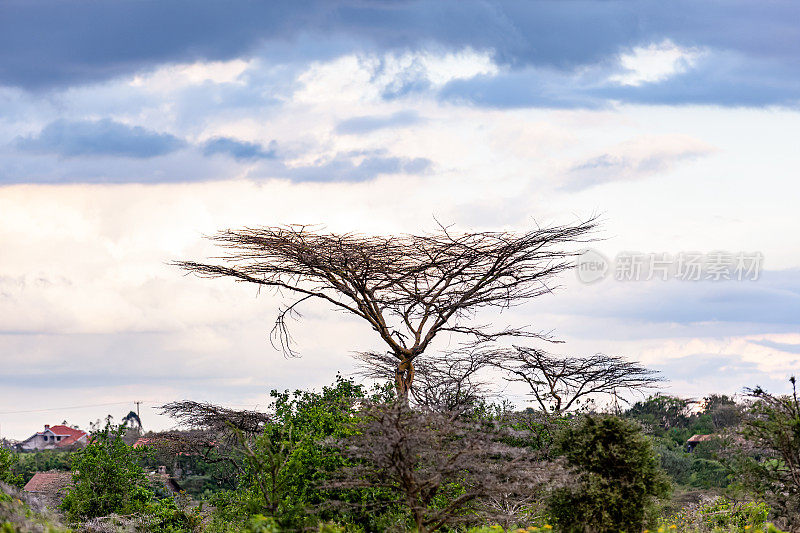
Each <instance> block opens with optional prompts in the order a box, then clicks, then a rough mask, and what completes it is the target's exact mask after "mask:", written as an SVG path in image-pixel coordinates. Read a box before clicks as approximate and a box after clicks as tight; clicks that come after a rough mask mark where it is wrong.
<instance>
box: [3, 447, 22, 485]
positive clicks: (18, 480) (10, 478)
mask: <svg viewBox="0 0 800 533" xmlns="http://www.w3.org/2000/svg"><path fill="white" fill-rule="evenodd" d="M16 463H17V455H16V454H13V453H11V452H10V451H8V450H6V449H4V448H0V482H3V483H8V484H9V485H14V486H16V487H21V486H22V485H23V484H24V483H23V481H22V476H20V475H18V474H15V473H14V471H13V470H12V467H13V466H14V465H15V464H16Z"/></svg>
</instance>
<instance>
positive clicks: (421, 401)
mask: <svg viewBox="0 0 800 533" xmlns="http://www.w3.org/2000/svg"><path fill="white" fill-rule="evenodd" d="M355 357H356V359H357V360H358V361H359V363H360V369H359V371H358V372H357V373H358V374H359V375H360V376H361V377H364V378H367V379H373V380H378V381H386V382H391V381H392V379H393V377H394V372H395V367H396V366H397V363H396V361H395V360H394V358H393V357H392V356H391V355H390V354H382V353H374V352H367V353H358V354H356V355H355ZM485 366H486V363H485V361H484V360H483V357H482V355H481V353H480V351H479V349H477V347H472V348H470V347H467V348H466V349H464V350H461V351H455V352H449V353H445V354H437V355H436V356H433V357H428V358H427V359H425V360H423V361H420V362H418V363H417V364H416V365H415V379H414V382H413V383H412V384H411V387H410V389H409V393H410V397H411V399H413V400H414V404H416V405H420V406H423V407H425V408H428V409H433V410H436V411H444V412H449V413H452V412H466V411H469V410H471V409H474V408H475V407H477V406H478V404H479V403H480V402H481V401H482V400H483V399H484V398H485V397H486V392H487V389H488V383H487V382H486V381H485V380H483V379H481V378H480V377H479V376H478V373H479V372H480V370H481V369H483V368H484V367H485Z"/></svg>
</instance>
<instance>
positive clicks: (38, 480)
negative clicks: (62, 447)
mask: <svg viewBox="0 0 800 533" xmlns="http://www.w3.org/2000/svg"><path fill="white" fill-rule="evenodd" d="M70 485H72V472H60V471H57V470H51V471H49V472H36V473H35V474H34V475H33V477H32V478H31V480H30V481H28V483H27V484H26V485H25V488H24V489H22V490H24V491H26V492H38V493H43V494H56V493H58V492H61V491H63V490H64V489H66V488H67V487H69V486H70Z"/></svg>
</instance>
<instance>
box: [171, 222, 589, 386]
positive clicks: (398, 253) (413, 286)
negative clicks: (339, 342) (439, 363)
mask: <svg viewBox="0 0 800 533" xmlns="http://www.w3.org/2000/svg"><path fill="white" fill-rule="evenodd" d="M595 227H596V221H595V219H590V220H588V221H586V222H579V223H576V224H572V225H563V226H553V227H548V228H541V229H536V230H533V231H529V232H527V233H521V234H517V233H510V232H478V233H459V234H456V233H453V232H451V231H450V230H449V229H448V228H446V227H441V228H440V229H439V231H437V232H434V233H431V234H426V235H400V236H365V235H360V234H353V233H347V234H329V233H322V232H320V231H317V230H315V229H313V228H309V227H308V226H285V227H260V228H244V229H239V230H227V231H223V232H220V233H218V234H217V235H216V236H213V237H211V239H212V240H213V241H215V242H216V243H217V244H218V245H219V246H221V247H222V248H224V249H226V250H228V253H227V255H225V256H224V257H222V258H221V259H222V260H223V261H224V264H223V265H215V264H208V263H198V262H194V261H178V262H176V263H175V264H176V265H177V266H179V267H181V268H183V269H185V270H187V271H189V272H193V273H196V274H199V275H202V276H208V277H231V278H234V279H236V280H237V281H243V282H248V283H254V284H256V285H259V286H264V287H271V288H274V289H276V290H278V291H283V290H286V291H289V293H291V294H292V295H293V296H294V297H295V299H294V301H292V302H291V303H290V304H289V305H288V306H286V307H284V308H282V309H281V310H280V312H279V314H278V317H277V319H276V322H275V328H274V329H273V339H274V340H277V341H278V342H279V343H280V345H281V347H282V349H283V350H284V353H287V354H290V355H292V354H293V352H292V350H291V346H290V344H291V339H290V337H289V335H288V332H287V329H286V319H287V317H288V316H290V315H291V314H292V313H293V312H294V311H295V309H296V308H297V306H298V305H299V304H300V303H302V302H303V301H305V300H308V299H312V298H315V299H320V300H324V301H326V302H328V303H330V304H332V305H333V306H334V307H335V308H337V309H340V310H344V311H347V312H349V313H352V314H354V315H355V316H358V317H360V318H362V319H363V320H365V321H367V323H369V325H370V326H371V327H372V329H373V330H375V331H376V332H377V333H378V335H379V336H380V338H381V339H382V340H383V342H384V343H385V344H386V345H387V346H388V352H389V353H390V354H392V356H393V357H394V358H395V359H396V360H397V368H396V371H395V384H396V387H397V391H398V393H399V394H400V395H401V396H403V397H406V396H407V394H408V391H409V388H410V386H411V383H412V381H413V379H414V359H415V358H417V357H418V356H419V355H420V354H422V353H423V352H424V351H425V350H426V348H428V346H429V345H430V343H431V342H432V341H433V339H434V338H435V337H436V335H437V334H439V333H441V332H452V333H458V334H463V335H465V336H467V337H468V338H471V339H473V340H478V341H481V340H483V341H485V340H491V339H496V338H498V337H501V336H505V335H511V336H536V334H534V333H531V332H529V331H527V330H525V329H514V328H507V329H500V330H495V329H491V328H489V327H487V326H475V325H473V324H471V323H469V321H468V319H470V318H472V317H473V315H474V313H475V312H476V311H477V310H478V309H480V308H483V307H500V308H507V307H510V306H512V305H514V304H517V303H520V302H522V301H525V300H528V299H531V298H535V297H537V296H540V295H542V294H546V293H548V292H550V291H551V290H552V288H553V287H552V286H551V285H550V283H551V282H552V281H553V277H554V276H556V275H557V274H559V273H560V272H563V271H564V270H567V269H569V268H571V267H572V266H573V261H572V258H573V256H574V255H575V252H574V251H573V250H570V249H569V247H570V245H573V244H575V243H580V242H586V241H588V240H590V234H591V232H592V230H593V229H594V228H595Z"/></svg>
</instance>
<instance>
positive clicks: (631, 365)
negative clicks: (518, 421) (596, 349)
mask: <svg viewBox="0 0 800 533" xmlns="http://www.w3.org/2000/svg"><path fill="white" fill-rule="evenodd" d="M483 360H484V362H485V364H487V365H490V366H494V367H496V368H499V369H501V370H503V371H504V372H505V374H506V376H505V377H506V379H507V380H509V381H519V382H522V383H525V384H526V385H528V387H530V390H531V394H532V395H533V397H534V398H535V399H536V402H537V403H538V405H539V407H540V408H541V410H542V411H545V412H552V413H556V414H559V413H563V412H565V411H568V410H569V409H571V408H573V407H576V406H577V404H578V403H579V402H580V401H583V400H588V399H589V398H590V397H593V396H596V395H609V396H613V397H614V398H615V399H617V398H619V396H618V393H619V391H621V390H625V389H628V390H640V389H646V388H651V387H653V386H655V385H656V384H657V383H658V382H659V381H661V378H660V377H659V375H658V372H656V371H653V370H648V369H647V368H645V367H643V366H641V365H639V364H638V363H635V362H631V361H626V360H625V359H623V358H621V357H616V356H611V355H604V354H595V355H593V356H590V357H585V358H581V357H559V356H555V355H553V354H549V353H547V352H544V351H542V350H537V349H535V348H525V347H515V348H514V349H512V350H506V349H501V350H491V351H485V352H483Z"/></svg>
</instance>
